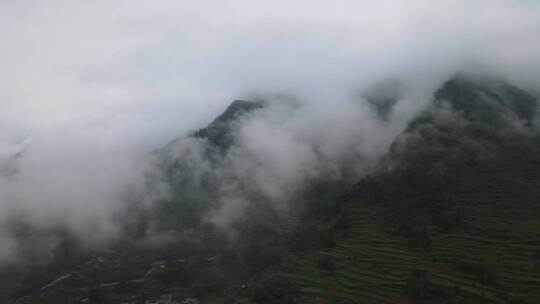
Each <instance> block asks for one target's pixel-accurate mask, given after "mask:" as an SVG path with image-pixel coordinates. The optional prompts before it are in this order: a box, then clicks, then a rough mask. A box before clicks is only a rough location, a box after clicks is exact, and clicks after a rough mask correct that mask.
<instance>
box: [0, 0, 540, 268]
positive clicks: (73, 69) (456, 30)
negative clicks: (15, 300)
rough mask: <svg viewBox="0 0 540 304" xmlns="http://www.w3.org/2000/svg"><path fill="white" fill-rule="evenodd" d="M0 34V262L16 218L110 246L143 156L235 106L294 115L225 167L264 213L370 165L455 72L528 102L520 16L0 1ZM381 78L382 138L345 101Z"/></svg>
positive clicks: (528, 7)
mask: <svg viewBox="0 0 540 304" xmlns="http://www.w3.org/2000/svg"><path fill="white" fill-rule="evenodd" d="M0 25H1V26H0V37H2V46H3V47H2V48H0V130H1V131H2V132H1V133H0V170H2V172H4V177H0V244H1V246H0V248H1V249H0V263H1V262H2V261H8V260H12V259H13V258H14V256H15V255H14V253H16V252H17V247H18V246H19V245H20V244H18V243H17V241H16V240H15V238H14V236H13V232H12V231H11V230H10V229H9V228H8V227H9V225H10V223H11V221H13V219H15V218H16V219H23V220H24V222H25V223H27V224H28V225H31V226H32V227H35V228H38V229H41V228H47V229H49V228H51V227H55V226H62V227H68V228H69V229H70V230H71V231H73V233H75V234H76V235H77V236H78V237H79V238H81V239H83V240H85V241H86V242H87V243H89V244H94V243H101V242H103V241H106V240H107V239H110V238H113V237H114V236H116V235H117V234H118V233H119V231H118V227H117V225H116V224H115V222H114V219H113V218H114V216H113V215H114V214H115V212H117V211H118V210H121V208H122V207H123V206H124V205H125V202H126V200H129V199H132V196H134V194H139V193H141V192H144V187H145V185H144V184H145V181H144V172H145V170H146V164H145V163H144V161H142V160H143V159H145V155H146V154H147V153H148V152H149V151H151V150H152V149H155V148H157V147H160V146H162V145H163V144H164V143H166V142H168V141H169V140H171V139H173V138H175V137H178V136H181V135H185V134H187V133H188V131H189V130H192V129H195V128H197V127H201V126H203V125H205V124H206V123H207V122H209V121H210V120H211V119H212V118H213V117H215V116H216V115H217V114H218V113H220V112H221V111H222V110H223V108H224V107H225V106H226V105H227V104H228V103H229V102H230V101H231V100H232V99H234V98H239V97H246V96H247V97H249V96H252V94H262V95H267V94H273V93H283V94H288V95H290V96H294V97H295V98H297V99H298V100H300V101H301V103H302V104H303V106H302V107H301V108H300V109H299V110H297V111H294V112H293V113H290V112H287V111H285V113H282V112H279V111H281V110H279V109H278V108H279V107H276V111H277V112H273V114H272V115H268V114H264V113H262V114H260V115H263V116H264V115H267V116H265V117H258V118H257V119H252V120H248V121H246V122H245V125H244V126H245V127H243V128H242V129H241V130H240V133H239V134H240V139H241V142H242V145H241V146H240V147H239V148H238V149H237V150H236V151H234V153H236V154H232V155H231V157H234V155H237V156H238V157H241V158H242V159H245V160H247V161H244V162H242V163H241V166H240V167H238V166H239V165H238V163H237V162H233V163H234V166H237V167H236V168H235V170H237V171H238V172H244V173H245V174H246V176H250V177H253V180H254V182H255V184H260V185H261V187H263V188H264V187H267V189H266V190H265V191H268V194H269V195H270V196H276V198H277V197H279V196H281V195H285V193H287V192H289V191H294V188H295V185H298V184H301V183H302V181H304V179H305V178H309V177H310V176H312V175H318V174H321V172H324V173H325V174H327V173H329V172H333V173H332V174H342V172H340V170H333V169H332V167H333V166H338V167H339V163H340V162H343V161H346V160H348V159H349V158H350V157H353V156H358V155H360V154H361V155H364V156H365V157H368V158H372V159H376V158H377V157H378V156H380V154H381V153H383V152H384V150H385V149H386V147H387V145H388V144H389V142H390V141H391V140H392V138H393V137H394V136H395V135H396V134H397V133H398V132H399V131H400V130H401V129H402V128H403V126H404V125H405V124H406V122H407V121H408V120H409V119H410V118H411V117H413V116H414V115H415V113H417V111H419V110H420V109H421V108H422V106H423V105H424V104H425V103H426V102H427V101H428V99H429V93H430V90H432V89H433V88H434V87H435V86H436V85H437V84H438V83H440V82H441V81H443V80H444V79H445V78H446V77H448V75H450V74H451V73H453V72H455V71H459V70H470V71H474V72H482V73H490V74H494V75H497V76H502V77H508V78H510V79H511V80H513V81H515V82H517V83H518V84H520V85H522V86H526V87H532V88H535V89H538V87H540V86H539V84H540V72H539V71H540V39H538V33H539V32H540V4H539V3H537V1H526V0H523V1H502V0H495V1H494V0H490V1H487V0H476V1H465V0H459V1H438V2H437V3H436V4H435V3H434V2H433V1H427V0H426V1H423V0H422V1H390V0H383V1H376V2H373V1H372V2H369V4H366V3H362V2H359V1H345V0H340V1H318V0H315V1H313V0H312V1H294V2H293V3H291V1H272V2H268V3H255V2H253V1H245V0H234V1H220V2H219V3H217V2H215V1H198V2H197V3H193V2H192V1H191V2H189V1H160V2H159V4H158V3H156V2H155V1H140V0H139V1H92V2H86V1H61V0H57V1H54V0H51V1H42V2H40V3H35V2H31V1H17V2H7V1H4V2H2V3H0ZM386 78H397V79H400V80H402V81H404V82H405V83H406V86H407V88H410V89H409V90H410V91H409V92H407V93H406V94H405V95H404V96H402V97H403V98H402V101H401V102H400V103H398V107H397V108H396V110H395V113H394V115H393V116H392V117H391V118H390V123H388V124H387V123H383V122H381V121H379V120H377V119H375V118H374V117H375V116H374V113H373V111H371V110H369V107H367V106H366V105H365V104H362V103H359V100H360V98H359V96H360V95H361V93H362V92H363V90H364V89H365V88H368V87H370V86H371V85H373V84H375V83H377V82H379V81H381V80H383V79H386ZM276 113H277V114H276ZM19 151H22V152H23V153H22V157H20V158H17V159H16V164H17V174H16V175H12V174H7V173H5V172H8V171H10V172H11V171H12V170H13V164H12V162H13V161H14V160H13V158H12V156H13V155H16V154H17V152H19ZM314 151H315V152H314ZM313 164H317V166H322V167H323V168H321V167H314V166H313ZM231 166H233V165H231ZM234 166H233V167H234ZM4 168H7V169H4ZM361 168H362V164H359V169H358V170H362V169H361ZM261 172H262V173H261ZM268 178H270V179H271V180H270V181H269V180H268ZM290 187H292V188H293V189H289V188H290ZM223 212H226V211H223ZM88 231H92V233H88Z"/></svg>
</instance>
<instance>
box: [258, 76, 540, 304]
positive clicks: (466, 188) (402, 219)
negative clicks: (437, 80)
mask: <svg viewBox="0 0 540 304" xmlns="http://www.w3.org/2000/svg"><path fill="white" fill-rule="evenodd" d="M434 97H435V99H434V102H433V103H432V105H431V106H430V107H429V108H428V109H427V110H426V111H425V112H424V113H423V114H421V115H420V116H419V117H418V118H416V119H415V120H414V121H413V122H411V123H410V125H409V127H408V128H407V130H406V131H405V132H404V133H403V134H401V135H400V136H399V137H398V138H397V139H396V141H395V142H394V144H393V145H392V147H391V150H390V152H389V154H388V155H387V156H386V157H385V158H384V160H383V161H382V162H381V164H380V169H379V170H377V171H376V172H375V173H373V174H371V175H370V176H367V177H366V178H364V179H362V180H361V181H360V182H359V183H357V184H356V185H354V186H353V187H351V189H349V190H348V191H346V192H345V193H344V195H343V196H342V197H340V198H338V199H336V201H335V204H336V206H337V209H338V210H340V211H339V212H338V213H337V214H343V213H345V214H347V218H348V221H349V222H350V229H349V230H346V231H345V232H343V236H342V237H341V238H338V239H337V240H336V243H335V245H333V246H330V247H329V248H321V249H319V250H316V251H313V252H310V253H308V254H305V255H302V256H299V257H298V258H297V259H296V260H293V261H292V262H291V263H290V265H287V267H286V269H287V270H286V271H284V272H282V273H280V276H282V277H284V278H287V279H288V280H290V281H291V282H292V283H291V284H294V285H296V286H298V288H299V290H301V291H302V293H304V294H306V295H308V296H310V300H308V302H309V301H315V299H316V300H317V301H318V302H320V303H403V302H408V303H538V302H539V301H540V293H539V292H538V289H537V288H536V286H538V283H540V259H539V255H538V252H539V250H540V234H539V233H538V231H540V230H539V228H540V220H539V219H540V217H539V215H540V214H539V212H538V207H539V198H540V190H539V189H540V154H539V152H540V140H539V137H538V128H537V126H535V125H534V116H533V115H534V114H535V113H537V106H538V104H537V102H536V100H535V98H534V97H532V95H530V94H529V93H527V92H525V91H523V90H521V89H519V88H517V87H515V86H512V85H509V84H508V83H505V82H501V81H493V80H491V79H471V78H465V77H463V76H461V77H458V78H454V79H451V80H449V81H447V82H446V83H445V84H444V85H443V86H442V87H441V88H440V89H438V90H437V91H436V93H435V96H434ZM338 219H339V215H335V216H333V217H329V218H328V219H326V220H325V221H323V222H325V223H328V225H332V224H333V225H334V226H336V227H338V225H337V224H338V223H340V221H338ZM341 222H343V221H341ZM268 303H270V302H268Z"/></svg>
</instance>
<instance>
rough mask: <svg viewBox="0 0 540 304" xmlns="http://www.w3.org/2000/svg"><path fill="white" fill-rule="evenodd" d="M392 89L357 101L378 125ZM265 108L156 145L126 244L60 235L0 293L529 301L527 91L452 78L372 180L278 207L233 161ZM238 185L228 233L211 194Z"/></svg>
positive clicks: (532, 199) (131, 299) (535, 233)
mask: <svg viewBox="0 0 540 304" xmlns="http://www.w3.org/2000/svg"><path fill="white" fill-rule="evenodd" d="M400 90H401V85H400V84H399V83H397V82H394V81H390V82H388V83H387V84H383V85H381V86H378V87H376V88H374V89H373V90H370V91H368V92H367V93H366V95H365V96H364V97H365V99H366V100H367V101H368V102H369V103H370V104H371V105H372V106H373V107H374V109H375V111H376V112H377V113H378V115H379V116H380V119H381V120H382V121H387V120H388V119H389V113H391V111H392V109H393V107H394V106H395V105H396V104H397V103H398V102H399V101H398V99H399V97H400V93H399V92H400ZM266 107H267V104H265V103H264V102H252V101H240V100H238V101H234V102H233V103H232V104H231V105H230V106H229V107H228V108H227V109H226V110H225V111H224V112H223V114H221V115H220V116H218V117H217V118H216V119H215V120H214V121H213V122H211V123H210V124H209V125H208V126H207V127H205V128H203V129H200V130H198V131H196V132H194V133H193V134H191V135H189V136H184V137H181V138H178V139H176V140H173V141H172V142H171V143H169V144H167V145H166V146H164V147H162V148H161V149H158V150H157V151H156V152H155V153H154V157H155V159H156V163H157V165H156V168H157V171H158V173H159V174H156V176H157V177H155V179H150V180H149V184H150V185H153V184H156V185H161V183H162V182H163V183H164V184H166V185H167V188H168V190H169V195H168V196H166V197H164V198H161V199H160V200H159V201H157V202H156V203H155V204H154V205H153V206H152V207H151V208H148V209H143V210H140V209H135V210H134V211H132V212H133V213H134V214H137V216H133V218H134V220H133V221H131V222H129V224H126V225H127V226H126V230H127V231H131V232H130V233H128V235H129V237H127V238H126V239H123V240H121V241H119V242H118V243H117V244H114V245H113V246H112V248H111V250H110V251H107V252H104V251H95V252H91V253H84V254H83V253H81V254H78V255H74V254H72V252H74V251H75V250H73V248H75V247H76V245H68V244H70V243H66V245H65V246H64V247H63V249H62V250H61V251H62V252H63V253H64V254H63V255H61V254H59V255H58V256H59V257H62V259H61V261H62V263H56V264H52V265H51V266H48V267H40V268H32V269H25V271H19V270H9V272H8V271H5V272H3V274H2V276H0V279H2V281H0V286H4V289H1V290H2V292H3V293H4V294H5V295H2V296H0V300H2V302H7V303H9V302H13V301H14V300H16V299H18V301H17V303H44V302H47V303H120V302H122V303H150V302H151V303H155V302H154V301H156V302H157V301H158V300H159V299H160V298H161V301H162V303H212V304H213V303H259V304H261V303H539V302H540V291H539V290H538V288H537V286H540V255H539V252H540V233H539V231H540V212H539V211H538V210H539V208H538V207H539V203H538V202H539V199H540V153H539V152H540V136H539V130H540V128H539V126H538V119H537V117H538V116H537V113H538V101H537V97H535V96H534V95H533V94H531V93H529V92H527V91H524V90H522V89H520V88H518V87H516V86H514V85H512V84H509V83H508V82H506V81H503V80H498V79H491V78H485V77H477V76H467V75H456V76H454V77H453V78H451V79H449V80H448V81H446V82H445V83H444V84H443V85H442V86H441V87H440V88H439V89H437V90H436V91H435V93H434V94H433V101H432V102H431V103H430V105H429V106H428V107H427V108H426V109H425V110H424V111H423V112H422V113H420V114H419V115H418V116H417V117H416V118H414V119H413V120H412V121H411V122H410V123H409V124H408V126H407V128H406V129H405V130H404V131H403V132H402V133H401V134H400V135H399V136H398V137H397V138H396V139H395V140H394V141H393V143H392V145H391V146H390V148H389V151H388V152H387V153H386V155H384V156H383V157H382V158H381V159H380V161H379V162H378V163H377V164H376V166H375V168H374V169H373V170H371V171H370V173H369V174H368V175H366V176H363V177H361V178H360V179H359V180H356V181H353V182H350V181H348V182H340V181H336V180H328V179H324V178H322V179H318V180H316V181H313V182H312V183H311V184H309V185H308V186H307V187H305V188H302V191H301V193H300V194H298V195H297V196H295V197H294V199H295V200H296V201H297V202H295V204H293V205H292V207H291V208H290V209H288V210H287V211H286V212H283V211H281V212H277V211H276V210H275V208H273V207H272V204H270V202H269V199H268V198H267V197H265V196H263V195H261V194H260V193H257V192H256V191H254V190H253V189H250V188H249V187H247V186H246V185H245V184H244V183H243V181H242V180H240V179H239V178H238V176H236V175H235V173H234V172H235V171H234V170H232V169H231V167H230V166H231V155H236V154H235V153H237V152H238V151H237V149H238V140H239V139H240V138H239V133H238V132H239V129H238V128H239V126H240V124H241V123H242V122H243V121H245V120H248V119H250V118H252V117H254V116H255V115H256V114H257V112H258V111H260V110H263V109H265V108H266ZM359 161H360V160H359ZM232 168H233V169H236V168H235V167H232ZM239 193H241V194H242V197H241V198H242V199H243V200H242V201H240V203H244V204H245V205H246V206H245V208H246V210H245V214H243V216H241V217H239V218H234V217H232V220H231V223H229V225H230V226H227V225H222V223H220V222H216V221H213V219H212V217H211V215H212V214H214V213H215V212H219V211H220V210H219V207H220V204H221V203H222V202H223V201H222V200H224V199H232V198H235V199H237V198H238V197H237V196H233V195H237V194H239ZM226 211H230V210H226ZM126 214H127V213H126ZM209 215H210V216H209ZM225 215H229V214H228V213H225ZM125 216H126V217H127V215H125ZM222 216H223V215H222ZM149 244H151V245H149ZM156 244H157V245H156ZM70 246H71V247H70ZM7 282H10V283H9V284H8V283H7ZM5 286H8V287H5Z"/></svg>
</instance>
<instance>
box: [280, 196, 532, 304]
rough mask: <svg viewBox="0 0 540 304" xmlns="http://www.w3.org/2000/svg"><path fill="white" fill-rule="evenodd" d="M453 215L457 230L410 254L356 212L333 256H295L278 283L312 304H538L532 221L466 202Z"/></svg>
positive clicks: (366, 212) (361, 209)
mask: <svg viewBox="0 0 540 304" xmlns="http://www.w3.org/2000/svg"><path fill="white" fill-rule="evenodd" d="M494 195H496V193H495V194H494ZM469 199H471V198H470V196H469ZM491 202H493V200H492V201H491ZM459 210H460V213H461V215H462V221H463V224H462V225H461V227H460V229H459V230H456V231H453V232H451V233H445V234H442V233H440V234H434V235H433V236H432V237H431V246H430V248H429V249H425V250H413V249H410V248H409V247H408V245H407V242H406V240H404V239H401V238H399V237H398V236H396V235H395V234H393V233H390V232H389V230H388V227H385V225H384V224H382V222H381V221H380V220H379V219H378V218H377V217H376V216H375V213H373V212H372V211H370V208H369V207H368V206H365V205H362V204H358V205H357V206H354V207H353V208H352V209H351V210H350V215H351V219H352V229H351V231H350V232H349V233H348V236H342V237H341V238H340V239H339V240H338V241H337V245H336V247H335V248H331V249H321V250H317V251H314V252H309V253H304V254H302V255H299V256H297V257H296V258H294V259H293V260H292V262H290V263H289V265H287V267H286V269H288V270H286V271H283V272H281V273H280V274H279V275H280V276H281V277H283V278H287V279H290V280H291V281H293V282H295V283H296V284H298V285H299V286H300V288H301V291H302V293H303V294H304V295H306V296H309V297H310V298H311V300H312V301H317V303H341V302H343V303H349V302H350V303H411V302H413V303H414V302H422V301H425V303H431V302H433V303H509V302H510V303H512V302H515V303H540V288H539V287H540V213H539V212H537V211H531V210H529V211H527V212H522V213H519V212H516V209H515V208H514V207H513V206H510V205H508V204H505V203H503V202H501V203H499V204H496V205H495V206H494V204H493V203H490V204H489V206H484V205H483V204H481V203H478V202H475V204H471V202H470V201H468V200H463V201H462V202H460V204H459ZM321 260H326V261H330V263H331V264H332V265H335V270H333V269H330V270H328V269H324V268H323V267H320V263H321V262H320V261H321ZM326 268H328V267H326ZM415 287H416V289H418V288H420V289H421V291H420V293H421V294H418V295H416V297H411V292H414V290H415Z"/></svg>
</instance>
